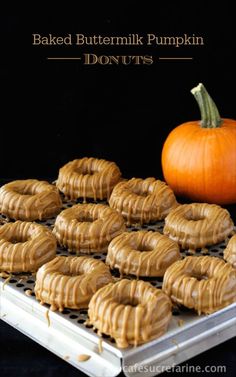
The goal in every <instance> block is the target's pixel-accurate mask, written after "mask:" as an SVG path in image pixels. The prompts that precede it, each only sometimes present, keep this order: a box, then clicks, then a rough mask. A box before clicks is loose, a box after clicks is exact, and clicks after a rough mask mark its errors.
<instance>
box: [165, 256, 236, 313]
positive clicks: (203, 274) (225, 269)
mask: <svg viewBox="0 0 236 377" xmlns="http://www.w3.org/2000/svg"><path fill="white" fill-rule="evenodd" d="M162 289H163V291H164V292H165V293H166V294H168V295H169V296H170V297H171V299H172V301H173V302H175V303H177V304H180V305H184V306H186V307H187V308H190V309H195V310H196V311H197V312H198V314H199V315H200V314H201V313H207V314H209V313H213V312H215V311H216V310H219V309H221V308H223V307H225V306H227V305H229V304H232V303H233V302H234V301H236V270H235V269H233V268H232V267H231V265H230V264H229V263H226V262H224V261H223V260H222V259H219V258H216V257H210V256H200V257H193V256H190V257H186V258H184V259H183V260H181V261H178V262H175V263H173V264H172V265H171V266H170V267H169V268H168V269H167V270H166V272H165V275H164V280H163V286H162Z"/></svg>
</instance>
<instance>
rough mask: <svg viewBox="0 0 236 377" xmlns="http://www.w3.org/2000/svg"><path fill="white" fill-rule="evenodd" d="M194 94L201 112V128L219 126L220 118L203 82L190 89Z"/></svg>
mask: <svg viewBox="0 0 236 377" xmlns="http://www.w3.org/2000/svg"><path fill="white" fill-rule="evenodd" d="M191 93H192V94H193V95H194V97H195V99H196V101H197V103H198V106H199V108H200V112H201V118H202V119H201V127H202V128H217V127H220V125H221V123H222V120H221V118H220V114H219V111H218V109H217V107H216V104H215V102H214V101H213V99H212V98H211V96H210V95H209V93H208V92H207V90H206V88H205V86H204V85H203V84H199V85H198V86H196V87H195V88H193V89H192V90H191Z"/></svg>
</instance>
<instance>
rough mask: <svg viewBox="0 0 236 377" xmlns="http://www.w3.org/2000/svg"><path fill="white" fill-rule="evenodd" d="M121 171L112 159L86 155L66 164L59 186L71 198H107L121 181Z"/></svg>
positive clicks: (59, 179) (61, 171) (59, 178)
mask: <svg viewBox="0 0 236 377" xmlns="http://www.w3.org/2000/svg"><path fill="white" fill-rule="evenodd" d="M120 177H121V172H120V169H119V168H118V166H117V165H116V164H115V163H114V162H111V161H106V160H103V159H98V158H93V157H90V158H88V157H84V158H81V159H77V160H73V161H70V162H68V163H67V164H65V165H64V166H63V167H62V168H61V169H60V170H59V175H58V179H57V183H56V184H57V187H58V188H59V190H60V191H61V192H63V194H64V195H65V196H66V197H67V198H70V199H77V198H83V199H84V201H86V198H92V199H94V200H97V199H101V200H102V199H107V198H109V196H110V193H111V191H112V189H113V187H114V186H115V185H116V184H117V182H119V180H120Z"/></svg>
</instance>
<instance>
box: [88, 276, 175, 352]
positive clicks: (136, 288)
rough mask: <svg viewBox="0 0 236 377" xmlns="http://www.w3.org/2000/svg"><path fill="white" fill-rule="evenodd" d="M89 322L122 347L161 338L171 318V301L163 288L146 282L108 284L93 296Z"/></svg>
mask: <svg viewBox="0 0 236 377" xmlns="http://www.w3.org/2000/svg"><path fill="white" fill-rule="evenodd" d="M88 316H89V322H90V324H92V325H94V327H95V328H97V329H98V330H99V332H100V333H104V334H108V335H110V336H111V337H113V338H114V339H115V341H116V343H117V346H118V347H119V348H126V347H128V346H129V344H134V345H135V346H137V345H138V344H142V343H145V342H147V341H149V340H151V339H154V338H157V337H159V336H161V335H162V334H163V333H164V332H165V331H166V330H167V327H168V324H169V321H170V319H171V316H172V313H171V301H170V299H169V297H168V296H167V295H166V294H165V293H163V292H162V291H161V290H160V289H157V288H154V287H153V286H152V285H151V284H150V283H147V282H144V281H142V280H127V279H123V280H120V281H119V282H117V283H115V284H108V285H106V286H105V287H103V288H102V289H100V290H99V291H98V292H97V293H95V295H94V296H93V297H92V299H91V301H90V303H89V310H88Z"/></svg>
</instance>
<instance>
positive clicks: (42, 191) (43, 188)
mask: <svg viewBox="0 0 236 377" xmlns="http://www.w3.org/2000/svg"><path fill="white" fill-rule="evenodd" d="M61 206H62V202H61V198H60V195H59V192H58V190H57V188H56V187H55V186H53V185H51V184H49V183H48V182H46V181H38V180H37V179H25V180H18V181H13V182H10V183H7V184H6V185H4V186H2V187H1V188H0V213H2V214H4V215H6V216H8V217H10V218H11V219H14V220H26V221H33V220H43V219H47V218H50V217H52V216H54V215H56V214H57V213H58V212H59V211H60V208H61Z"/></svg>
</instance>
